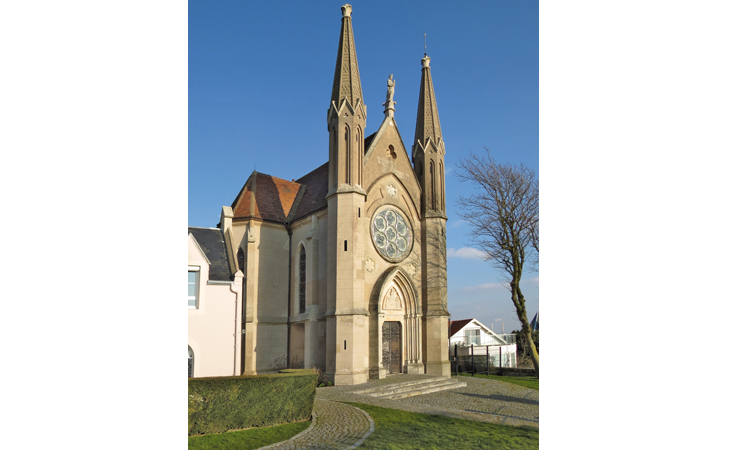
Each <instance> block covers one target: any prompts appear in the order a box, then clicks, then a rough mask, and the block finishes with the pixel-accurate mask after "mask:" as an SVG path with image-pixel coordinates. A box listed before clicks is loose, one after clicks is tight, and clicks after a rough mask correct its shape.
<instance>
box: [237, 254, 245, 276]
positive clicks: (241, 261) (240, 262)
mask: <svg viewBox="0 0 742 450" xmlns="http://www.w3.org/2000/svg"><path fill="white" fill-rule="evenodd" d="M237 268H238V269H240V270H241V271H242V274H243V275H244V274H245V252H243V251H242V249H239V250H237Z"/></svg>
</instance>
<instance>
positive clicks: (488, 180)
mask: <svg viewBox="0 0 742 450" xmlns="http://www.w3.org/2000/svg"><path fill="white" fill-rule="evenodd" d="M485 150H487V154H486V155H485V156H477V155H474V154H471V155H469V158H466V159H463V160H461V161H459V163H458V170H457V171H456V175H457V176H458V177H459V178H460V179H462V180H464V181H471V182H472V183H474V185H475V186H476V191H475V193H473V194H472V195H470V196H468V197H460V198H459V200H458V204H459V206H460V207H461V209H462V211H461V212H460V213H459V215H461V217H463V218H464V219H465V220H466V221H467V222H469V224H470V225H471V231H470V233H469V236H470V237H471V238H472V242H473V244H474V245H475V246H477V247H479V249H481V250H482V251H483V252H484V253H485V259H486V260H487V261H490V262H492V264H493V265H494V266H495V268H496V269H498V270H501V271H502V272H503V273H504V274H506V275H507V277H508V278H509V283H508V288H509V290H510V298H511V300H512V301H513V305H514V306H515V312H516V314H517V315H518V319H519V320H520V323H521V325H522V329H523V331H524V332H525V333H524V334H525V335H526V338H527V340H528V346H529V347H530V348H531V354H532V356H533V364H534V367H535V369H536V372H537V373H538V350H536V346H535V345H534V343H533V338H532V336H531V325H530V323H529V322H528V314H527V313H526V298H525V296H524V295H523V292H522V291H521V290H520V281H521V277H522V276H523V270H524V268H525V267H527V266H529V265H531V266H532V267H533V268H534V270H538V248H539V242H538V239H539V235H538V231H539V227H538V179H537V178H536V174H535V172H534V171H533V170H531V169H529V168H528V167H526V166H524V165H523V164H520V165H518V166H515V165H512V164H500V163H498V162H497V161H495V160H494V159H493V158H492V155H491V154H490V151H489V149H487V148H485Z"/></svg>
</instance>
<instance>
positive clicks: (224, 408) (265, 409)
mask: <svg viewBox="0 0 742 450" xmlns="http://www.w3.org/2000/svg"><path fill="white" fill-rule="evenodd" d="M287 372H289V373H278V374H270V375H257V376H243V377H217V378H191V379H189V380H188V436H193V435H198V434H211V433H223V432H225V431H229V430H239V429H242V428H251V427H264V426H268V425H276V424H279V423H287V422H295V421H298V420H307V419H309V418H310V417H311V415H312V406H313V405H314V394H315V389H316V386H317V377H318V376H319V374H318V373H317V372H315V371H312V370H290V371H287Z"/></svg>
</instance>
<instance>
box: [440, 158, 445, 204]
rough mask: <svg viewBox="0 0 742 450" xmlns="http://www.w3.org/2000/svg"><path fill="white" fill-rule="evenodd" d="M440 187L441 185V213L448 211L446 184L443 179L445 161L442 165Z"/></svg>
mask: <svg viewBox="0 0 742 450" xmlns="http://www.w3.org/2000/svg"><path fill="white" fill-rule="evenodd" d="M439 164H440V168H441V170H440V185H441V197H440V198H441V200H440V201H441V211H443V210H445V209H446V183H445V178H443V161H441V162H440V163H439Z"/></svg>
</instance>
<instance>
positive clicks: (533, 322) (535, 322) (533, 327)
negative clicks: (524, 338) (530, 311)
mask: <svg viewBox="0 0 742 450" xmlns="http://www.w3.org/2000/svg"><path fill="white" fill-rule="evenodd" d="M531 331H538V311H536V315H535V316H533V319H531Z"/></svg>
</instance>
